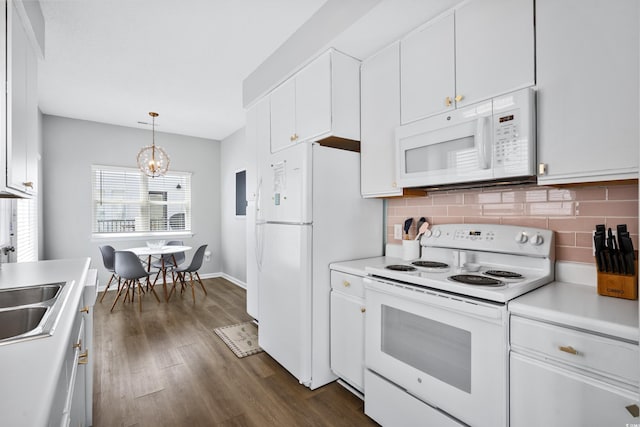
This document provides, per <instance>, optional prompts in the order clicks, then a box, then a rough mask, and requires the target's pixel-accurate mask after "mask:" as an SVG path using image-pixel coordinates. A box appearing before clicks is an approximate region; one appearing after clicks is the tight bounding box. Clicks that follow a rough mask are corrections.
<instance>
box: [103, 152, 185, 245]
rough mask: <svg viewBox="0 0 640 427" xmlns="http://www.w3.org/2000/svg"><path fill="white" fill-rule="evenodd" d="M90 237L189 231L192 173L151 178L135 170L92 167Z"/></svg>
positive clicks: (176, 173)
mask: <svg viewBox="0 0 640 427" xmlns="http://www.w3.org/2000/svg"><path fill="white" fill-rule="evenodd" d="M91 175H92V178H91V179H92V193H93V200H92V202H93V209H92V210H93V230H92V232H93V235H94V236H98V237H99V236H109V237H113V236H115V235H123V236H158V235H171V234H184V233H185V232H191V174H190V173H188V172H175V171H171V172H168V173H167V174H166V175H164V176H160V177H157V178H151V177H148V176H146V175H145V174H143V173H142V172H140V171H139V170H138V169H132V168H121V167H112V166H98V165H93V166H92V168H91Z"/></svg>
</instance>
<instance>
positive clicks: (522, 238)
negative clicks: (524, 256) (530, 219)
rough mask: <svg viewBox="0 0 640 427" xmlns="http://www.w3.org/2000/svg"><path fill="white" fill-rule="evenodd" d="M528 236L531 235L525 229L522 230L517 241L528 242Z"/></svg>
mask: <svg viewBox="0 0 640 427" xmlns="http://www.w3.org/2000/svg"><path fill="white" fill-rule="evenodd" d="M528 238H529V237H528V236H527V233H525V232H524V231H521V232H519V233H518V234H516V242H517V243H526V242H527V239H528Z"/></svg>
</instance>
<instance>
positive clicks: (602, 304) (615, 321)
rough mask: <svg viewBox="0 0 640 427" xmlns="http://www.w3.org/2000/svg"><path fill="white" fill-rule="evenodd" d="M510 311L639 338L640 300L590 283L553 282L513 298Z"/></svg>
mask: <svg viewBox="0 0 640 427" xmlns="http://www.w3.org/2000/svg"><path fill="white" fill-rule="evenodd" d="M508 307H509V311H510V312H511V313H512V314H516V315H519V316H524V317H529V318H533V319H538V320H542V321H546V322H551V323H555V324H560V325H566V326H570V327H573V328H578V329H584V330H588V331H593V332H596V333H599V334H604V335H609V336H612V337H618V338H622V339H625V340H628V341H633V342H635V343H637V342H638V336H639V334H640V332H639V330H640V329H639V327H638V301H637V300H626V299H621V298H612V297H606V296H601V295H598V292H597V288H596V287H594V286H588V285H577V284H572V283H563V282H553V283H550V284H548V285H546V286H543V287H541V288H539V289H536V290H534V291H532V292H530V293H528V294H526V295H522V296H521V297H518V298H516V299H513V300H511V301H510V302H509V304H508Z"/></svg>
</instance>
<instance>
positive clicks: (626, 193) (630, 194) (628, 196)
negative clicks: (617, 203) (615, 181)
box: [607, 185, 638, 200]
mask: <svg viewBox="0 0 640 427" xmlns="http://www.w3.org/2000/svg"><path fill="white" fill-rule="evenodd" d="M607 198H608V199H609V200H638V186H637V185H612V186H610V187H608V189H607Z"/></svg>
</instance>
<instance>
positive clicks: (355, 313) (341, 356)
mask: <svg viewBox="0 0 640 427" xmlns="http://www.w3.org/2000/svg"><path fill="white" fill-rule="evenodd" d="M364 316H365V308H364V300H363V299H362V298H355V297H353V296H350V295H346V294H343V293H340V292H334V291H332V292H331V368H332V369H333V371H334V372H335V373H336V374H337V375H338V376H340V377H342V378H344V379H345V380H347V381H348V382H349V383H350V384H351V385H352V386H354V387H355V388H357V389H358V390H360V391H361V392H364Z"/></svg>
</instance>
